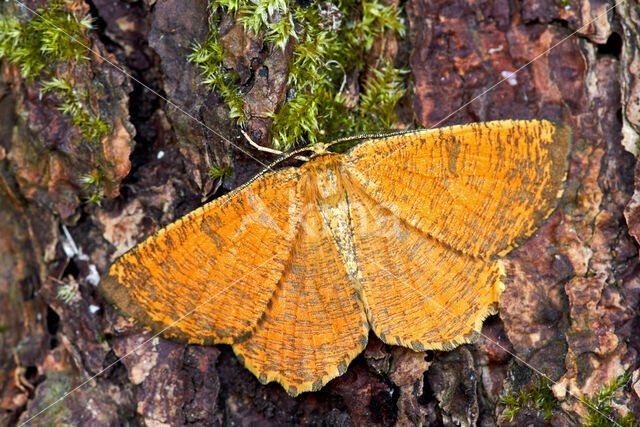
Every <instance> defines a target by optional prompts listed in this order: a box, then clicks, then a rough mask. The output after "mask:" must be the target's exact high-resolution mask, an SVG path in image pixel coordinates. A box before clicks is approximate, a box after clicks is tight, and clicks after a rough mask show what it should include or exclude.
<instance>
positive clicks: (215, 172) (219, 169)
mask: <svg viewBox="0 0 640 427" xmlns="http://www.w3.org/2000/svg"><path fill="white" fill-rule="evenodd" d="M232 173H233V170H232V169H231V168H230V167H229V166H219V165H216V164H214V165H212V166H211V167H209V176H210V177H211V178H213V179H223V178H226V177H228V176H231V174H232Z"/></svg>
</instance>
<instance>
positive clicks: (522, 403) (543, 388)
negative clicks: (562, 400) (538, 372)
mask: <svg viewBox="0 0 640 427" xmlns="http://www.w3.org/2000/svg"><path fill="white" fill-rule="evenodd" d="M500 399H501V400H502V402H503V403H504V404H505V405H506V408H505V410H504V411H503V412H502V416H503V417H505V418H506V419H507V420H508V421H511V420H513V418H514V417H515V416H516V414H517V413H518V412H520V411H521V410H522V409H524V408H530V409H532V410H535V411H536V412H537V413H538V414H539V415H540V416H542V417H544V419H545V420H551V419H553V413H554V411H556V410H557V409H558V408H559V405H558V400H557V399H556V397H555V396H554V395H553V392H552V391H551V388H550V384H549V380H548V379H547V378H545V377H539V380H538V383H537V384H532V385H529V386H527V387H525V388H524V389H522V390H520V391H518V392H512V391H508V392H506V393H505V394H503V395H502V396H501V397H500Z"/></svg>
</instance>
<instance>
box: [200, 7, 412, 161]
mask: <svg viewBox="0 0 640 427" xmlns="http://www.w3.org/2000/svg"><path fill="white" fill-rule="evenodd" d="M223 13H230V14H234V15H235V16H236V17H237V19H238V20H239V21H240V22H241V23H242V24H243V26H244V29H245V31H246V32H248V33H254V34H259V33H260V32H262V33H260V34H264V35H265V41H266V43H267V44H268V46H267V47H269V46H270V48H272V49H285V47H286V46H287V43H292V46H293V52H292V60H291V63H290V64H289V74H288V81H287V85H288V88H287V91H286V93H287V99H286V100H285V102H283V103H282V105H280V106H279V108H278V110H277V111H276V112H275V113H273V114H272V118H273V132H272V133H273V146H274V147H275V148H278V149H283V150H286V149H289V148H291V147H292V146H294V145H295V144H297V143H300V142H302V141H306V142H309V143H314V142H316V141H317V140H318V139H320V138H321V139H323V140H325V141H327V140H331V139H335V138H338V137H341V136H345V135H350V134H354V133H358V132H365V131H368V132H370V131H375V130H388V129H390V128H392V127H393V125H394V123H395V115H394V108H395V105H396V103H397V102H398V101H399V100H400V98H402V96H403V95H404V93H405V87H404V77H403V76H404V72H403V71H402V70H399V69H397V68H395V67H394V66H393V64H391V62H390V61H381V63H380V65H379V68H377V69H376V68H368V69H365V67H364V60H365V58H366V55H367V53H369V52H370V51H371V49H372V47H373V45H374V42H375V40H376V39H378V38H379V37H381V36H382V35H384V34H385V33H394V34H396V35H398V36H404V33H405V28H404V22H403V20H402V18H401V17H400V11H399V10H397V9H396V8H395V7H394V6H387V5H385V4H384V3H383V2H382V1H380V0H373V1H355V0H343V1H338V2H336V3H331V2H324V3H312V4H311V5H309V6H307V7H303V6H301V5H300V3H298V2H297V1H293V0H257V1H253V0H252V1H249V0H213V1H212V2H211V19H210V22H211V28H210V33H209V38H208V39H207V40H206V41H205V42H204V43H202V44H196V45H194V52H193V54H192V55H191V56H190V57H189V59H190V60H191V61H192V62H195V63H197V64H198V65H199V67H200V69H201V73H202V82H203V83H204V84H207V85H210V86H211V87H213V88H215V89H216V90H218V91H219V92H220V94H221V95H222V98H223V100H224V102H225V103H226V104H227V106H228V108H229V111H230V116H231V117H232V118H235V119H236V120H237V121H238V122H240V123H242V122H243V121H245V120H246V112H245V110H246V109H245V106H244V100H243V97H242V95H243V94H242V91H241V88H240V87H239V83H238V80H239V79H238V76H237V75H236V74H235V72H234V71H233V70H229V69H227V68H226V67H225V66H224V64H223V59H224V56H225V52H224V51H223V48H222V46H221V45H220V44H219V42H218V28H217V25H218V23H219V21H220V17H221V16H222V15H223ZM347 75H348V76H350V77H352V78H355V79H357V81H358V82H359V83H358V85H359V86H360V87H358V88H357V89H356V90H355V91H352V92H355V93H348V92H347V88H346V85H345V83H346V82H347ZM358 94H360V95H359V96H358Z"/></svg>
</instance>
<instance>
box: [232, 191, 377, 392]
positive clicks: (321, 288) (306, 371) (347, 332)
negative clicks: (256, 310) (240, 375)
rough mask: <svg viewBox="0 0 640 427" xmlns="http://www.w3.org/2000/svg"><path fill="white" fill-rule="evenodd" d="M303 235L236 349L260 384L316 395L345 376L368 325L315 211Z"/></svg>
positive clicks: (302, 228) (305, 221) (306, 221)
mask: <svg viewBox="0 0 640 427" xmlns="http://www.w3.org/2000/svg"><path fill="white" fill-rule="evenodd" d="M307 207H308V208H309V209H308V210H306V212H305V214H304V217H303V220H302V222H301V224H300V228H299V235H298V237H297V238H296V243H295V246H294V248H293V251H292V253H291V258H290V259H289V260H288V262H287V264H286V268H285V271H284V274H283V275H282V278H281V280H280V282H279V283H278V287H277V290H276V292H275V294H274V296H273V299H272V301H271V302H270V303H269V307H268V309H267V310H266V312H265V314H264V316H263V317H262V318H261V319H260V321H259V324H258V326H257V327H256V328H255V330H254V332H253V333H252V334H251V335H250V336H249V337H247V339H246V340H245V341H243V342H240V343H237V344H234V345H233V349H234V351H235V352H236V354H237V355H238V356H239V357H240V358H241V359H242V360H243V361H244V364H245V366H246V367H247V368H248V369H249V370H251V372H253V373H254V374H255V375H256V376H257V377H258V379H259V380H260V381H261V382H263V383H267V382H270V381H277V382H279V383H280V384H282V386H283V387H284V388H285V390H287V391H288V392H289V394H291V395H297V394H299V393H301V392H303V391H310V390H318V389H320V387H322V386H323V385H324V384H326V383H327V382H328V381H329V380H331V379H332V378H334V377H336V376H338V375H340V374H342V373H344V371H346V369H347V366H348V364H349V362H351V360H352V359H353V358H354V357H356V356H357V355H358V354H359V353H360V352H361V351H362V349H363V348H364V346H365V345H366V343H367V336H368V331H369V325H368V323H367V319H366V316H365V314H364V311H363V309H362V308H361V305H360V302H359V300H358V297H357V295H356V292H355V290H354V288H353V285H352V282H351V279H349V277H348V275H347V273H346V271H345V268H344V264H343V262H342V260H341V259H340V257H339V255H338V252H337V251H336V248H335V245H334V243H333V242H332V241H331V237H330V235H329V233H327V231H326V228H325V226H324V223H323V220H322V218H321V216H320V213H319V211H318V208H317V206H314V205H313V204H310V205H307Z"/></svg>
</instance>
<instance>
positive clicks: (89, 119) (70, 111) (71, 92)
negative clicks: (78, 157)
mask: <svg viewBox="0 0 640 427" xmlns="http://www.w3.org/2000/svg"><path fill="white" fill-rule="evenodd" d="M40 91H41V92H42V93H47V92H55V93H57V94H58V95H60V97H61V99H62V102H61V103H60V105H59V106H58V110H60V111H61V112H62V113H63V114H65V115H67V116H69V117H70V118H71V122H72V123H73V124H74V125H76V126H78V128H80V131H81V132H82V136H83V137H84V138H85V139H86V140H88V141H91V142H93V143H98V142H100V140H101V139H102V138H104V137H105V136H106V135H108V134H109V132H110V131H111V126H110V125H109V123H107V122H105V121H104V120H102V119H101V118H100V116H99V115H96V114H93V113H92V112H91V111H88V108H87V105H88V101H89V100H88V95H87V94H86V93H82V92H79V91H77V90H75V89H74V88H73V86H72V85H71V83H69V82H68V81H67V80H65V79H63V78H61V77H52V78H51V79H49V80H45V81H44V82H42V86H41V88H40Z"/></svg>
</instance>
